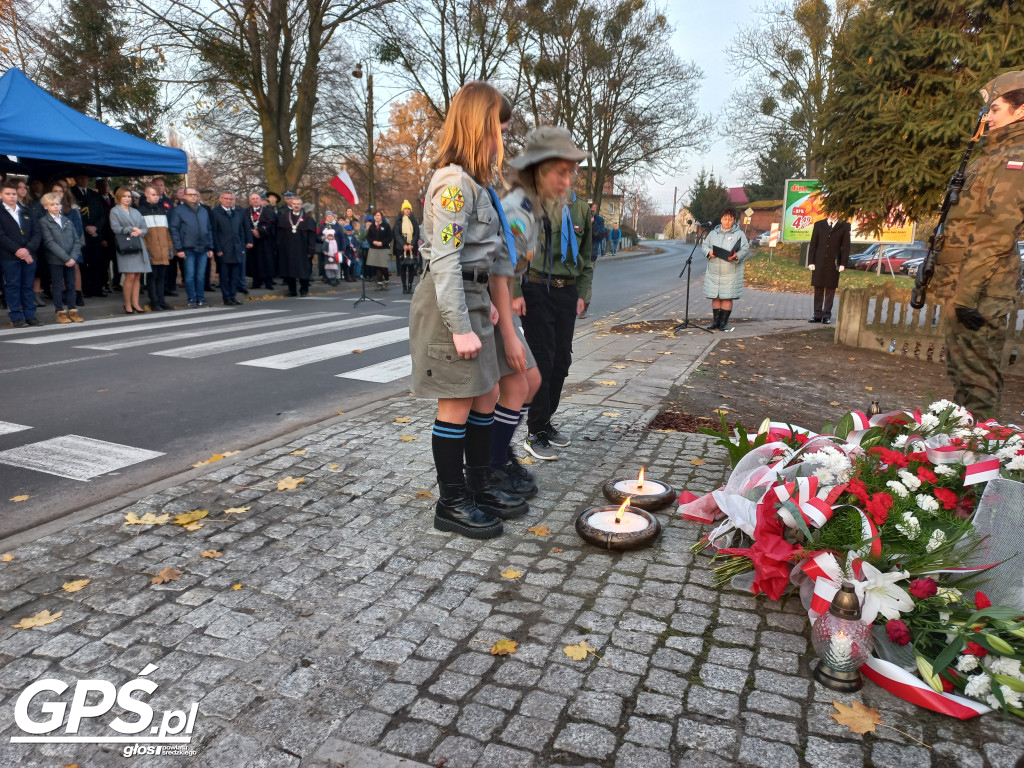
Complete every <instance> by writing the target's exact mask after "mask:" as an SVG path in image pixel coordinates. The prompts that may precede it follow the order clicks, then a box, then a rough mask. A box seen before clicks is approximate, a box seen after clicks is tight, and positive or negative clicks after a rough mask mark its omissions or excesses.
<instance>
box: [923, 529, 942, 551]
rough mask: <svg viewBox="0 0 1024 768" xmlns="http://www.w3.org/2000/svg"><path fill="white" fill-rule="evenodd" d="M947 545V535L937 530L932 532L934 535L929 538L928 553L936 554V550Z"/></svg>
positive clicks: (926, 548) (926, 549)
mask: <svg viewBox="0 0 1024 768" xmlns="http://www.w3.org/2000/svg"><path fill="white" fill-rule="evenodd" d="M945 543H946V534H945V533H943V532H942V531H941V530H939V529H938V528H936V529H935V530H934V531H932V535H931V536H929V537H928V544H927V545H926V546H925V551H926V552H934V551H935V550H936V549H938V548H939V547H941V546H942V545H943V544H945Z"/></svg>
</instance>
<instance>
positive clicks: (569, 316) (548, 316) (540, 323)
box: [523, 282, 579, 434]
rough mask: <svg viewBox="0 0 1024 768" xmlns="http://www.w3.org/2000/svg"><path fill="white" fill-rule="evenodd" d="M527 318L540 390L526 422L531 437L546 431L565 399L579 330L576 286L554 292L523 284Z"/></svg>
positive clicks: (525, 323) (525, 330)
mask: <svg viewBox="0 0 1024 768" xmlns="http://www.w3.org/2000/svg"><path fill="white" fill-rule="evenodd" d="M523 298H524V299H525V300H526V314H525V315H523V334H524V335H525V336H526V343H527V344H529V345H530V351H532V352H533V356H534V357H535V358H536V359H537V370H538V372H539V373H540V379H541V381H540V389H538V390H537V394H536V395H534V396H533V403H532V404H531V405H530V413H529V417H528V419H527V425H528V426H529V429H530V433H531V434H537V433H538V432H543V431H544V430H545V429H547V427H548V425H549V424H550V422H551V417H552V416H553V415H554V413H555V411H556V410H557V409H558V401H559V400H561V398H562V385H563V384H564V383H565V377H566V376H568V375H569V366H570V365H571V364H572V334H573V330H574V329H575V327H576V300H577V299H578V298H579V294H578V293H577V292H576V286H575V285H567V286H565V287H564V288H555V287H554V286H551V288H550V290H549V289H548V286H546V285H544V284H541V283H529V282H528V283H523Z"/></svg>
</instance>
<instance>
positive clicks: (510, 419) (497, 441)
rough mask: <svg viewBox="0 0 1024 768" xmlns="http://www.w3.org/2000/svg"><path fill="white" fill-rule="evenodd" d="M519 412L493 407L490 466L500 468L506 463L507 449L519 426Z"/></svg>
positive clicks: (499, 406) (497, 406)
mask: <svg viewBox="0 0 1024 768" xmlns="http://www.w3.org/2000/svg"><path fill="white" fill-rule="evenodd" d="M519 416H520V412H519V411H513V410H511V409H509V408H503V407H502V406H501V405H496V406H494V428H493V429H494V431H493V432H492V434H491V466H492V467H500V466H502V465H504V464H505V462H506V461H508V458H507V457H508V447H509V445H510V444H511V443H512V436H513V435H514V434H515V432H516V427H518V426H519Z"/></svg>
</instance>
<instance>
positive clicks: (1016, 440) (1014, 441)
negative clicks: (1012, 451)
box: [1006, 432, 1024, 446]
mask: <svg viewBox="0 0 1024 768" xmlns="http://www.w3.org/2000/svg"><path fill="white" fill-rule="evenodd" d="M1021 443H1024V435H1022V434H1021V433H1020V432H1015V433H1014V434H1012V435H1010V436H1009V437H1008V438H1006V445H1007V446H1010V445H1020V444H1021Z"/></svg>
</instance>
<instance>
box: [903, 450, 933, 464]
mask: <svg viewBox="0 0 1024 768" xmlns="http://www.w3.org/2000/svg"><path fill="white" fill-rule="evenodd" d="M907 458H908V459H909V460H910V461H921V462H925V461H928V454H927V453H925V452H924V451H914V452H913V453H908V454H907Z"/></svg>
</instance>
